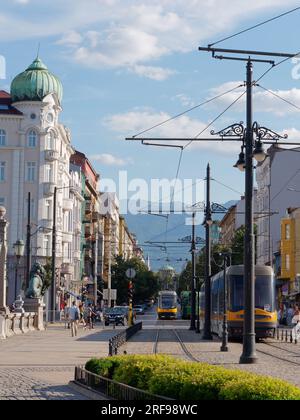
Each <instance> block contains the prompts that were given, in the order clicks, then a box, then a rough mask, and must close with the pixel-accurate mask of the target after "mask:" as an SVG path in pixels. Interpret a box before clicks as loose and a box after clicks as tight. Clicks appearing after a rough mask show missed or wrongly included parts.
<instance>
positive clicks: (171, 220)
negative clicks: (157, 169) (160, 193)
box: [124, 201, 236, 272]
mask: <svg viewBox="0 0 300 420" xmlns="http://www.w3.org/2000/svg"><path fill="white" fill-rule="evenodd" d="M235 203H236V201H228V202H227V203H225V204H222V205H223V206H224V207H225V208H229V207H230V206H232V205H234V204H235ZM179 207H180V206H179ZM143 208H145V210H146V209H147V208H148V205H147V204H146V205H145V207H143ZM124 217H125V219H126V221H127V225H128V227H129V230H130V231H131V232H133V233H135V234H136V236H137V239H138V242H139V244H140V245H141V246H142V247H143V248H144V253H145V257H147V255H149V257H150V263H151V268H152V270H154V271H157V270H159V269H160V268H161V267H162V266H164V265H171V266H173V267H174V268H175V270H176V271H177V272H181V271H182V269H183V267H184V266H185V264H186V263H187V261H186V260H190V258H191V254H190V248H191V244H190V243H182V244H181V243H180V244H174V243H168V244H164V243H159V242H165V241H167V242H177V241H179V240H180V239H182V238H185V237H186V236H189V235H191V234H192V217H191V214H188V213H185V214H170V215H169V217H168V219H167V218H166V217H161V216H154V215H150V214H137V215H132V214H127V215H126V214H125V215H124ZM213 218H214V219H215V220H221V219H222V218H223V214H215V215H214V217H213ZM203 219H204V214H203V212H201V213H198V214H197V218H196V224H197V225H196V236H198V237H202V238H205V229H204V227H203V226H202V222H203ZM147 241H150V242H155V244H153V243H152V244H147ZM154 245H157V247H155V246H154ZM164 245H165V246H166V247H167V249H166V248H163V247H164ZM158 246H161V248H159V247H158ZM200 246H201V245H198V247H200Z"/></svg>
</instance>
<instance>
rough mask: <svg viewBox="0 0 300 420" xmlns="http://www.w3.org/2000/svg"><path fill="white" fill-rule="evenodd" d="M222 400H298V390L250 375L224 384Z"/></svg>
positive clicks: (272, 379) (277, 381)
mask: <svg viewBox="0 0 300 420" xmlns="http://www.w3.org/2000/svg"><path fill="white" fill-rule="evenodd" d="M220 399H223V400H298V401H299V400H300V389H298V388H296V387H294V386H293V385H290V384H289V383H287V382H285V381H281V380H279V379H274V378H268V377H263V376H258V375H252V376H251V377H248V378H246V379H243V378H240V379H238V380H236V381H231V382H229V383H227V384H224V387H223V388H222V389H221V391H220Z"/></svg>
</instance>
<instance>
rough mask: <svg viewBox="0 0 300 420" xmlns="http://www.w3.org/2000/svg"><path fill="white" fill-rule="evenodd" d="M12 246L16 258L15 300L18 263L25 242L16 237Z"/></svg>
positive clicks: (22, 253)
mask: <svg viewBox="0 0 300 420" xmlns="http://www.w3.org/2000/svg"><path fill="white" fill-rule="evenodd" d="M13 248H14V250H15V256H16V258H17V263H16V271H15V300H17V287H18V268H19V265H20V259H21V257H23V255H24V250H25V244H24V242H23V241H21V240H20V239H18V240H17V242H16V243H15V244H14V245H13Z"/></svg>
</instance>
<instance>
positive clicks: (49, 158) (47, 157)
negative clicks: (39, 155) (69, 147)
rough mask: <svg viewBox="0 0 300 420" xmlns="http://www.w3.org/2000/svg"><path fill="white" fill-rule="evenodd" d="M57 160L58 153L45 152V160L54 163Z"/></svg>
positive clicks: (52, 151)
mask: <svg viewBox="0 0 300 420" xmlns="http://www.w3.org/2000/svg"><path fill="white" fill-rule="evenodd" d="M58 159H59V153H58V152H57V151H56V150H45V160H46V161H48V162H54V161H55V160H58Z"/></svg>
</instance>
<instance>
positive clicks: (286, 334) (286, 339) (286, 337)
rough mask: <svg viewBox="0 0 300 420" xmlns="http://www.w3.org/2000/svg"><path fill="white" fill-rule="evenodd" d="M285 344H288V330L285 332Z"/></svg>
mask: <svg viewBox="0 0 300 420" xmlns="http://www.w3.org/2000/svg"><path fill="white" fill-rule="evenodd" d="M285 342H286V343H287V342H288V330H285Z"/></svg>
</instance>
